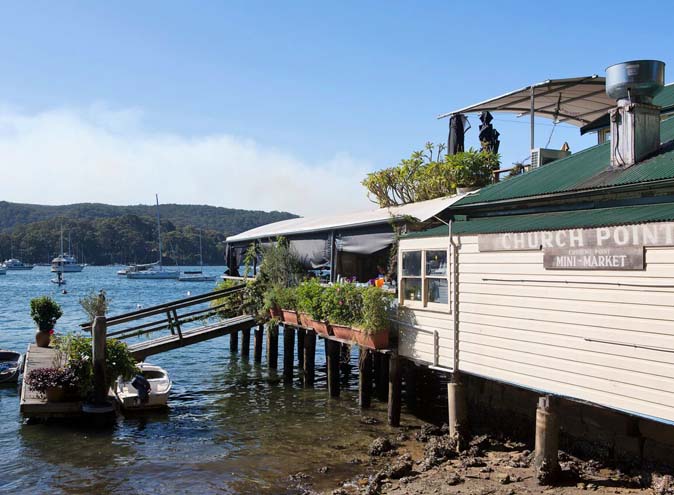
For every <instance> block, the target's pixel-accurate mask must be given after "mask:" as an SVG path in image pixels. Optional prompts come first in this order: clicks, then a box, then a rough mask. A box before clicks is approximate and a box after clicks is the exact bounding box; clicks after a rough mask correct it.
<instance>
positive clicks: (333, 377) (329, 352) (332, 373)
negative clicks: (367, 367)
mask: <svg viewBox="0 0 674 495" xmlns="http://www.w3.org/2000/svg"><path fill="white" fill-rule="evenodd" d="M340 347H341V344H340V343H339V342H336V341H334V340H330V339H325V355H326V358H327V359H326V361H327V368H328V393H329V394H330V397H339V349H340Z"/></svg>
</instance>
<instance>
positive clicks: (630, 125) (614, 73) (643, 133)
mask: <svg viewBox="0 0 674 495" xmlns="http://www.w3.org/2000/svg"><path fill="white" fill-rule="evenodd" d="M664 82H665V64H664V62H660V61H658V60H635V61H632V62H623V63H621V64H616V65H612V66H610V67H608V68H607V69H606V94H607V95H608V96H609V97H611V98H614V99H616V100H617V106H616V107H615V108H613V109H611V110H610V111H609V114H610V116H611V168H613V169H624V168H628V167H631V166H632V165H634V164H635V163H638V162H640V161H641V160H643V159H645V158H647V157H649V156H650V155H652V154H653V153H655V152H657V151H658V149H659V148H660V107H658V106H656V105H653V97H654V96H655V95H656V94H657V93H658V92H659V91H660V90H661V89H662V87H663V86H664Z"/></svg>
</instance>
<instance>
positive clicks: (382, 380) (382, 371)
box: [374, 352, 389, 402]
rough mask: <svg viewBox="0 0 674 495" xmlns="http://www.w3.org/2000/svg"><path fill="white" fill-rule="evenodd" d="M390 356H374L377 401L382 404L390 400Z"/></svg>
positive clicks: (379, 354)
mask: <svg viewBox="0 0 674 495" xmlns="http://www.w3.org/2000/svg"><path fill="white" fill-rule="evenodd" d="M388 360H389V356H388V354H382V353H379V352H377V353H375V355H374V373H375V376H374V380H375V390H376V394H377V399H379V400H380V401H382V402H386V401H387V400H388V392H389V387H388V376H389V363H388Z"/></svg>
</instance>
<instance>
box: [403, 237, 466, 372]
mask: <svg viewBox="0 0 674 495" xmlns="http://www.w3.org/2000/svg"><path fill="white" fill-rule="evenodd" d="M439 252H443V253H444V254H445V256H446V263H445V267H446V273H445V274H444V275H441V276H438V275H433V274H430V275H428V274H427V273H426V271H427V270H426V262H427V257H428V258H429V260H428V261H430V257H436V256H437V254H438V253H439ZM406 253H419V255H420V267H419V268H420V275H419V276H418V277H406V276H404V270H403V258H404V257H405V256H406ZM451 265H452V258H451V249H450V247H449V237H448V236H445V237H433V238H424V239H403V240H401V241H400V245H399V249H398V267H399V269H398V287H400V290H399V296H400V299H399V304H400V308H401V310H400V311H399V313H398V332H399V334H398V352H399V353H400V354H401V355H402V356H405V357H406V358H408V359H411V360H414V361H417V362H420V363H422V364H430V365H436V366H440V367H443V368H448V369H451V368H452V364H453V357H452V356H453V352H454V345H453V342H454V335H453V326H452V319H453V315H452V312H451V303H452V290H453V284H452V280H451V271H450V267H451ZM417 278H418V279H419V280H420V281H421V288H422V290H421V294H422V295H421V297H418V298H416V300H410V299H406V298H405V285H406V281H405V279H417ZM440 280H442V281H443V283H444V284H446V301H447V302H446V303H438V302H432V299H434V297H431V296H430V292H431V291H430V290H429V284H435V283H439V282H440ZM436 294H437V291H436ZM443 297H444V294H443ZM435 299H437V297H435Z"/></svg>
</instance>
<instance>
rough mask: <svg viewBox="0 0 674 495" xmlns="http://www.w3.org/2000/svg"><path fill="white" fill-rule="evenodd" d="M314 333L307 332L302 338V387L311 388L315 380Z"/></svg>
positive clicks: (311, 331)
mask: <svg viewBox="0 0 674 495" xmlns="http://www.w3.org/2000/svg"><path fill="white" fill-rule="evenodd" d="M315 363H316V333H315V332H314V331H313V330H307V333H306V336H305V337H304V386H305V387H313V386H314V380H315V378H316V370H315Z"/></svg>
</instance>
